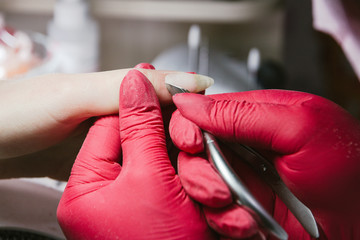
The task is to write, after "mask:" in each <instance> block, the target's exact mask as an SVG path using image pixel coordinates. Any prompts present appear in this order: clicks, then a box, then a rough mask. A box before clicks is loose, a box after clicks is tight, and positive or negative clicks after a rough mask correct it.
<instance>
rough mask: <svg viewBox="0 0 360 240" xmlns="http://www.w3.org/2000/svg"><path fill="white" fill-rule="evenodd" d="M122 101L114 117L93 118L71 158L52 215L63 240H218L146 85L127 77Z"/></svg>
mask: <svg viewBox="0 0 360 240" xmlns="http://www.w3.org/2000/svg"><path fill="white" fill-rule="evenodd" d="M119 102H120V104H119V106H120V109H119V112H120V113H119V116H106V117H102V118H100V119H98V120H97V121H96V122H95V124H94V126H92V127H91V129H90V132H89V134H88V136H87V138H86V139H85V142H84V144H83V147H82V148H81V151H80V152H79V154H78V156H77V158H76V161H75V164H74V166H73V169H72V172H71V177H70V179H69V182H68V184H67V187H66V189H65V191H64V194H63V196H62V198H61V201H60V203H59V206H58V211H57V217H58V221H59V224H60V226H61V228H62V230H63V232H64V234H65V236H66V238H67V239H70V240H71V239H74V240H82V239H84V240H85V239H86V240H89V239H99V240H107V239H109V240H113V239H133V240H145V239H146V240H152V239H153V240H161V239H184V240H185V239H186V240H191V239H193V240H199V239H200V240H201V239H204V240H208V239H209V240H211V239H215V235H214V233H213V231H212V230H211V229H210V228H209V227H208V226H207V224H206V221H205V218H204V216H203V213H202V212H201V210H200V208H199V206H198V205H197V204H195V203H194V202H193V201H192V200H191V199H190V198H189V196H188V195H187V194H186V193H185V191H184V189H183V187H182V185H181V183H180V180H179V178H178V176H177V175H176V174H175V171H174V169H173V167H172V165H171V163H170V160H169V157H168V155H167V149H166V144H165V136H164V127H163V120H162V115H161V109H160V105H159V102H158V99H157V96H156V93H155V90H154V88H153V87H152V85H151V83H150V82H149V80H148V79H147V78H146V77H145V76H144V75H143V74H142V73H141V72H139V71H137V70H131V71H129V73H128V74H127V75H126V77H125V78H124V80H123V81H122V84H121V87H120V100H119ZM120 159H122V163H123V164H122V166H120V164H119V160H120Z"/></svg>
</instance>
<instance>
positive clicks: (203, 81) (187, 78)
mask: <svg viewBox="0 0 360 240" xmlns="http://www.w3.org/2000/svg"><path fill="white" fill-rule="evenodd" d="M165 83H168V84H172V85H175V86H177V87H181V88H184V89H187V90H188V91H190V92H200V91H204V90H205V89H207V88H208V87H210V86H211V85H213V84H214V79H212V78H211V77H208V76H204V75H200V74H191V73H170V74H168V75H166V76H165Z"/></svg>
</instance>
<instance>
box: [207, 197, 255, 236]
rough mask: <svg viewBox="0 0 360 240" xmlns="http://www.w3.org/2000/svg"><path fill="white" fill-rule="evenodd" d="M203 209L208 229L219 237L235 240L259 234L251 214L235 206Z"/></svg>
mask: <svg viewBox="0 0 360 240" xmlns="http://www.w3.org/2000/svg"><path fill="white" fill-rule="evenodd" d="M203 209H204V213H205V216H206V219H207V221H208V224H209V225H210V227H211V228H213V229H214V230H215V231H216V232H218V233H220V234H221V235H224V236H227V237H231V238H236V239H237V238H250V237H253V236H255V235H256V234H258V232H259V227H258V224H257V223H256V221H255V219H254V218H253V217H252V216H251V214H250V213H249V212H248V211H246V210H245V209H244V208H241V207H239V206H237V205H234V204H233V205H230V206H228V207H225V208H209V207H204V208H203Z"/></svg>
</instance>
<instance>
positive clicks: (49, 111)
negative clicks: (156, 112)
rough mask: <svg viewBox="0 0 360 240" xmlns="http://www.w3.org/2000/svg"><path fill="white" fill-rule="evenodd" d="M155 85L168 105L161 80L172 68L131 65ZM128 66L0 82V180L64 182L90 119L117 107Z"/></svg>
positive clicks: (110, 111) (157, 92) (116, 110)
mask: <svg viewBox="0 0 360 240" xmlns="http://www.w3.org/2000/svg"><path fill="white" fill-rule="evenodd" d="M135 68H136V69H138V70H139V71H141V72H142V73H143V74H144V75H145V76H146V77H147V78H148V79H149V80H150V82H151V83H152V85H153V86H154V89H155V92H156V95H157V96H158V98H159V102H160V104H161V105H162V106H163V107H165V106H169V105H172V104H171V103H172V99H171V95H170V94H169V93H168V91H167V89H166V87H165V84H164V81H165V76H166V75H168V74H170V73H176V72H172V71H156V70H154V67H153V66H151V65H150V64H146V63H143V64H139V65H137V66H136V67H135ZM129 70H130V69H120V70H114V71H108V72H98V73H86V74H71V75H67V74H51V75H44V76H39V77H35V78H31V79H23V80H20V79H19V80H9V81H0V109H1V111H0V178H12V177H42V176H49V177H52V178H55V179H61V180H67V179H68V176H69V173H70V169H71V166H72V164H73V162H74V159H75V158H76V155H77V153H78V152H79V149H80V147H81V144H82V142H83V140H84V138H85V136H86V132H87V131H88V129H89V127H90V126H91V125H92V123H93V121H94V119H93V117H97V116H102V115H108V114H115V113H118V110H119V87H120V84H121V82H122V80H123V78H124V76H125V75H126V74H127V72H128V71H129Z"/></svg>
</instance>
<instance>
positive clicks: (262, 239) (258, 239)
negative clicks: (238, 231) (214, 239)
mask: <svg viewBox="0 0 360 240" xmlns="http://www.w3.org/2000/svg"><path fill="white" fill-rule="evenodd" d="M236 239H238V240H266V236H265V234H263V233H262V232H260V231H259V232H258V233H257V234H255V235H254V236H252V237H248V238H230V237H224V236H221V237H220V240H236Z"/></svg>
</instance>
